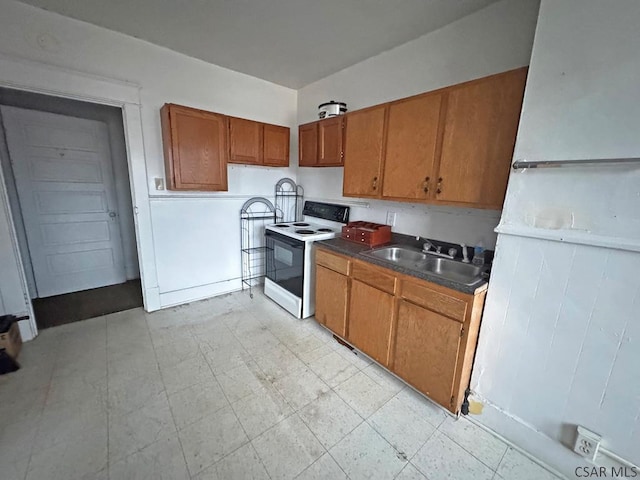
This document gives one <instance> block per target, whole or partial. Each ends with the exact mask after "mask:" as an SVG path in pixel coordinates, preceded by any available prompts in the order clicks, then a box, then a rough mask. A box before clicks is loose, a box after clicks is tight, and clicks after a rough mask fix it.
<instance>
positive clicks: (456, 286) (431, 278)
mask: <svg viewBox="0 0 640 480" xmlns="http://www.w3.org/2000/svg"><path fill="white" fill-rule="evenodd" d="M392 235H393V236H392V240H391V243H390V244H389V245H398V244H402V245H407V246H411V247H414V248H418V249H420V246H421V243H420V241H416V240H415V237H410V236H408V235H402V234H397V233H393V234H392ZM423 241H424V240H423ZM316 245H318V246H322V247H324V248H326V249H328V250H332V251H334V252H336V253H341V254H342V255H346V256H348V257H353V258H357V259H358V260H362V261H364V262H369V263H372V264H374V265H378V266H380V267H383V268H387V269H389V270H393V271H395V272H399V273H403V274H405V275H408V276H411V277H415V278H419V279H422V280H426V281H427V282H431V283H435V284H437V285H441V286H443V287H447V288H450V289H452V290H457V291H458V292H462V293H469V294H471V295H474V294H476V293H480V292H482V291H483V290H486V289H487V287H488V282H487V281H486V280H484V279H481V280H478V281H477V282H476V283H474V284H472V285H464V284H462V283H458V282H456V281H454V280H449V279H447V278H443V277H441V276H440V275H436V274H433V273H430V272H427V271H416V270H410V269H408V268H404V267H401V266H399V265H394V264H391V263H389V262H385V261H384V260H379V259H377V258H372V257H368V256H364V255H361V253H362V252H365V251H367V250H371V249H372V247H369V246H368V245H362V244H359V243H355V242H350V241H349V240H344V239H342V238H340V237H338V238H332V239H331V240H322V241H319V242H317V243H316ZM382 246H383V245H380V246H378V247H373V248H381V247H382Z"/></svg>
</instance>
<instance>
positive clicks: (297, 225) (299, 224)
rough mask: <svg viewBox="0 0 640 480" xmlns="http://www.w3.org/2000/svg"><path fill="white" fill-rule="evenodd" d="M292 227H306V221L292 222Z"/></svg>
mask: <svg viewBox="0 0 640 480" xmlns="http://www.w3.org/2000/svg"><path fill="white" fill-rule="evenodd" d="M293 226H294V227H308V226H309V224H308V223H303V222H298V223H294V224H293Z"/></svg>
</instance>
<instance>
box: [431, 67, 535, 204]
mask: <svg viewBox="0 0 640 480" xmlns="http://www.w3.org/2000/svg"><path fill="white" fill-rule="evenodd" d="M526 77H527V69H526V68H520V69H518V70H512V71H509V72H506V73H502V74H498V75H493V76H491V77H487V78H483V79H481V80H478V81H474V82H469V83H467V84H463V85H461V86H460V87H457V88H454V89H452V90H451V91H450V92H449V94H448V101H447V113H446V119H445V126H444V138H443V144H442V155H441V157H440V166H439V173H438V179H437V180H438V183H437V184H436V197H435V198H436V199H437V200H438V201H441V202H442V203H463V204H469V205H470V206H480V207H484V208H496V209H501V208H502V203H503V202H504V196H505V192H506V188H507V179H508V177H509V167H510V165H511V159H512V156H513V148H514V145H515V139H516V133H517V129H518V121H519V118H520V110H521V108H522V98H523V95H524V87H525V81H526Z"/></svg>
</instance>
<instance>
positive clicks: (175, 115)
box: [160, 104, 228, 191]
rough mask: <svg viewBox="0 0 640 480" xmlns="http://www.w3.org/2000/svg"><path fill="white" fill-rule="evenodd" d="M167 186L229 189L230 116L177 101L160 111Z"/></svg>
mask: <svg viewBox="0 0 640 480" xmlns="http://www.w3.org/2000/svg"><path fill="white" fill-rule="evenodd" d="M160 119H161V123H162V143H163V146H164V159H165V170H166V176H167V188H168V189H169V190H210V191H226V190H227V159H228V149H227V118H226V117H225V116H224V115H218V114H216V113H212V112H206V111H203V110H197V109H195V108H189V107H183V106H180V105H174V104H165V105H164V106H163V107H162V109H161V110H160Z"/></svg>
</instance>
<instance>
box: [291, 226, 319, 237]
mask: <svg viewBox="0 0 640 480" xmlns="http://www.w3.org/2000/svg"><path fill="white" fill-rule="evenodd" d="M294 225H295V224H294ZM296 233H299V234H300V235H311V234H313V233H316V232H314V231H313V230H307V229H304V228H300V229H298V230H296Z"/></svg>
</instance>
